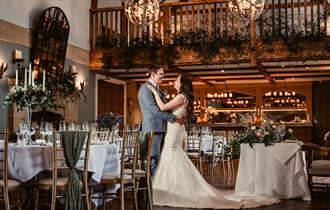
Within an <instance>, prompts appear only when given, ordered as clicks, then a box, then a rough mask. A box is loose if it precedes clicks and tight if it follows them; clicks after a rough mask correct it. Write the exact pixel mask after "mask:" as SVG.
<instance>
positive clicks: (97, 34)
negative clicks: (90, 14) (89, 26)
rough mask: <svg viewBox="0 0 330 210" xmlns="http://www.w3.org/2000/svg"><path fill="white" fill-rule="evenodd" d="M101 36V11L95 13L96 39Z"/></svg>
mask: <svg viewBox="0 0 330 210" xmlns="http://www.w3.org/2000/svg"><path fill="white" fill-rule="evenodd" d="M98 36H99V13H98V12H96V13H95V39H96V38H97V37H98Z"/></svg>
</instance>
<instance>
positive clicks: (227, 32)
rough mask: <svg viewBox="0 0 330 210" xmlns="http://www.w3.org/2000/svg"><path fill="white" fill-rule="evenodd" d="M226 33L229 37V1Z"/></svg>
mask: <svg viewBox="0 0 330 210" xmlns="http://www.w3.org/2000/svg"><path fill="white" fill-rule="evenodd" d="M226 30H227V31H226V33H227V37H229V6H228V3H227V4H226Z"/></svg>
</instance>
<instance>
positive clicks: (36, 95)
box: [4, 85, 55, 111]
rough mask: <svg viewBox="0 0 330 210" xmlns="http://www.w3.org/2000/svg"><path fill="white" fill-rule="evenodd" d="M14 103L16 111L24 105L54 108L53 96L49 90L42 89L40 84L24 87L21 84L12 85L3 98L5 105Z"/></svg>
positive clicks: (33, 107)
mask: <svg viewBox="0 0 330 210" xmlns="http://www.w3.org/2000/svg"><path fill="white" fill-rule="evenodd" d="M11 104H15V105H16V108H17V111H19V110H21V111H22V110H23V108H25V107H31V108H32V109H35V108H40V109H43V110H45V109H47V108H50V109H53V108H55V104H54V98H53V97H52V96H51V91H49V90H43V89H42V87H41V86H40V85H35V86H32V85H28V86H27V88H26V89H24V88H23V87H22V86H13V87H12V88H11V89H10V91H9V93H8V94H7V96H6V97H5V99H4V106H5V107H7V106H9V105H11Z"/></svg>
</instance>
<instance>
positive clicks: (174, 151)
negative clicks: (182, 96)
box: [152, 103, 279, 209]
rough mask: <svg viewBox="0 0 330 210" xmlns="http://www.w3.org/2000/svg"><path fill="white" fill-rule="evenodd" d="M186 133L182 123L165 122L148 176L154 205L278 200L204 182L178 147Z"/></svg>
mask: <svg viewBox="0 0 330 210" xmlns="http://www.w3.org/2000/svg"><path fill="white" fill-rule="evenodd" d="M186 107H187V103H185V104H184V105H182V106H181V107H178V108H176V109H175V110H174V111H173V114H175V115H180V114H185V113H186ZM186 135H187V133H186V131H185V127H184V125H179V124H175V123H168V124H167V133H166V135H165V140H164V141H165V142H164V146H163V150H162V153H161V158H160V161H159V163H158V167H157V169H156V172H155V175H154V177H153V180H152V187H153V202H154V204H155V205H158V206H171V207H185V208H211V209H240V208H253V207H259V206H264V205H270V204H274V203H277V202H279V200H278V199H277V198H270V197H265V196H261V195H257V194H251V193H234V191H228V190H219V189H217V188H215V187H213V186H212V185H210V184H208V183H207V182H206V181H205V179H204V178H203V176H201V174H200V173H199V172H198V170H197V169H196V167H195V166H194V164H193V163H192V162H191V161H190V159H189V158H188V156H187V155H186V153H185V152H184V150H183V148H182V145H183V144H184V143H185V140H186Z"/></svg>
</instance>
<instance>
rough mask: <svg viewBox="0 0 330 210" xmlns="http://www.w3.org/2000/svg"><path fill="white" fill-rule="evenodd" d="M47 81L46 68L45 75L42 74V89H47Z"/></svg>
mask: <svg viewBox="0 0 330 210" xmlns="http://www.w3.org/2000/svg"><path fill="white" fill-rule="evenodd" d="M45 83H46V69H44V72H43V75H42V90H43V91H45Z"/></svg>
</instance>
